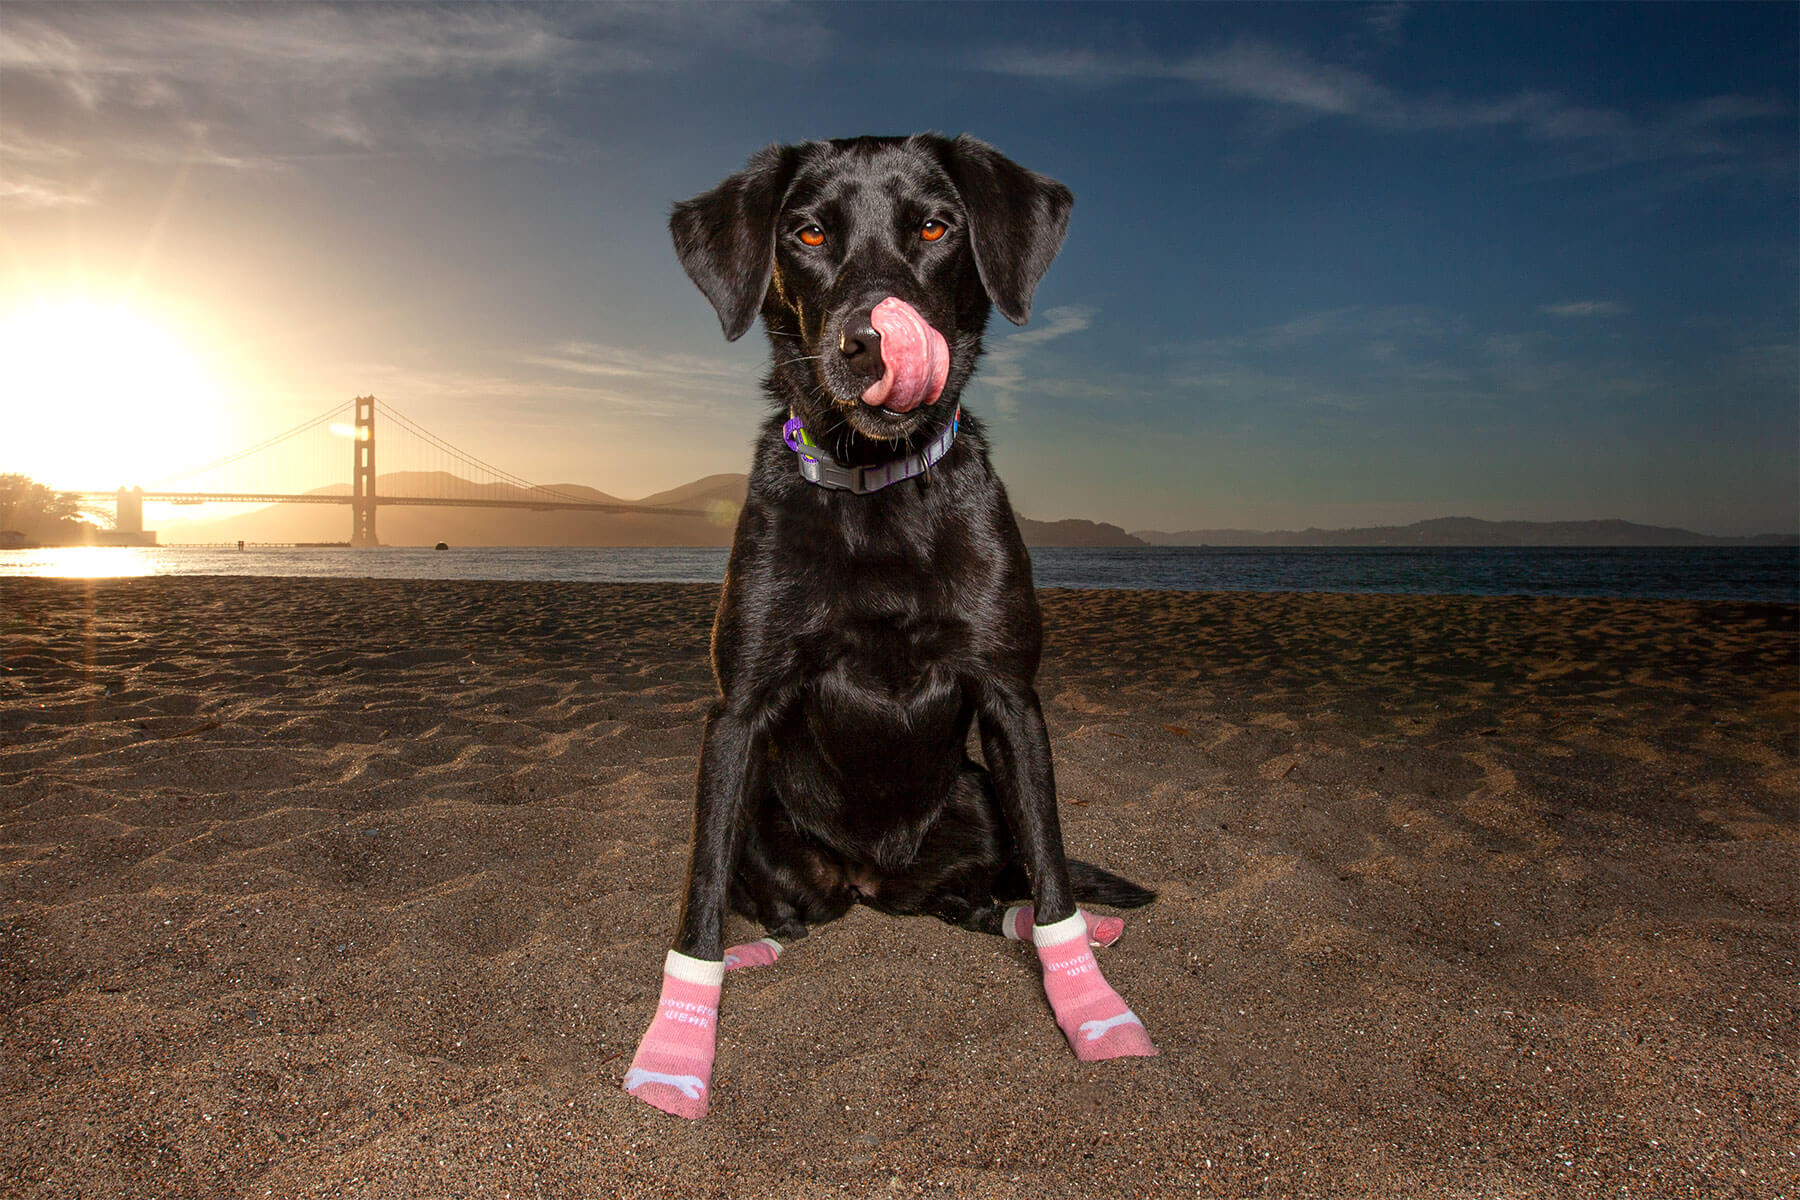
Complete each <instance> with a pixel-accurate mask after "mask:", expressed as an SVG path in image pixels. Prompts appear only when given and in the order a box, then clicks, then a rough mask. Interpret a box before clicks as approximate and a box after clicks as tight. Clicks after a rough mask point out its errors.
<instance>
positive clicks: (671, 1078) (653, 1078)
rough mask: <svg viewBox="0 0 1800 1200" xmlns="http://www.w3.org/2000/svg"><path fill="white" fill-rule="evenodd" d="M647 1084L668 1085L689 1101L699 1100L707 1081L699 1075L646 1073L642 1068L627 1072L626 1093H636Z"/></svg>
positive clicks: (634, 1068)
mask: <svg viewBox="0 0 1800 1200" xmlns="http://www.w3.org/2000/svg"><path fill="white" fill-rule="evenodd" d="M646 1083H666V1084H668V1085H669V1086H670V1087H672V1088H674V1089H675V1090H676V1091H678V1092H680V1093H681V1094H682V1095H684V1096H686V1097H687V1098H688V1099H689V1100H698V1099H699V1098H700V1093H701V1092H704V1091H705V1090H706V1081H705V1080H704V1079H701V1078H700V1077H699V1076H698V1075H664V1074H663V1073H662V1072H661V1071H646V1070H644V1068H642V1067H633V1068H631V1070H629V1071H627V1072H625V1090H626V1091H628V1092H633V1091H636V1090H637V1089H638V1088H641V1087H643V1086H644V1085H645V1084H646Z"/></svg>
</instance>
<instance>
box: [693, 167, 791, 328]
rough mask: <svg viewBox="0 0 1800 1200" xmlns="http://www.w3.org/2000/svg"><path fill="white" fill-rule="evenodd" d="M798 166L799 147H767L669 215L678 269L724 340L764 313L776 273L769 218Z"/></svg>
mask: <svg viewBox="0 0 1800 1200" xmlns="http://www.w3.org/2000/svg"><path fill="white" fill-rule="evenodd" d="M799 160H800V151H799V149H798V148H797V147H794V146H769V147H768V148H766V149H764V150H761V151H758V152H757V154H756V155H755V156H754V157H752V158H751V159H750V162H749V163H748V165H746V166H745V167H744V169H743V170H742V171H739V172H738V173H737V174H736V175H733V176H731V177H730V178H728V179H726V180H725V181H724V182H723V183H721V184H720V185H719V186H718V187H716V188H714V189H713V190H712V191H710V192H703V193H701V194H700V195H698V196H695V197H694V198H693V199H692V200H684V201H682V202H681V203H680V204H677V205H676V206H675V208H674V211H673V212H671V213H670V215H669V232H670V233H671V234H672V235H674V238H675V253H676V254H677V255H678V256H680V258H681V266H682V269H683V270H685V271H686V272H687V273H688V278H689V279H692V280H693V281H694V283H695V284H696V285H698V287H699V288H700V290H701V291H702V292H705V293H706V298H707V299H708V300H710V301H712V306H713V308H714V309H716V310H717V311H718V314H719V325H720V327H721V328H723V329H724V330H725V338H726V340H727V341H733V342H735V341H737V340H738V339H739V338H741V337H743V336H744V331H745V330H746V329H749V328H750V326H751V323H752V322H754V321H755V320H756V314H757V312H758V310H760V309H761V308H762V302H763V296H764V295H765V294H767V292H768V290H769V279H770V277H771V275H772V274H773V272H774V268H775V217H776V215H777V214H778V213H779V212H780V211H781V200H782V197H783V196H785V195H786V194H787V187H788V184H789V182H790V181H792V179H793V178H794V168H795V166H796V164H797V163H798V162H799Z"/></svg>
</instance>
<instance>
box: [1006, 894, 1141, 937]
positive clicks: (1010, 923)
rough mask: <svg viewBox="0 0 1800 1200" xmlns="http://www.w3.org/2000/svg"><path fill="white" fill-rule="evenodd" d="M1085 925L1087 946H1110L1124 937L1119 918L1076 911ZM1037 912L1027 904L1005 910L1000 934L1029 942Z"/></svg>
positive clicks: (1083, 909)
mask: <svg viewBox="0 0 1800 1200" xmlns="http://www.w3.org/2000/svg"><path fill="white" fill-rule="evenodd" d="M1076 911H1077V912H1079V913H1080V914H1081V919H1082V920H1083V921H1085V922H1086V923H1087V933H1088V945H1090V946H1110V945H1112V944H1113V943H1114V942H1116V941H1118V940H1119V939H1120V938H1121V937H1123V936H1124V935H1125V921H1124V919H1123V918H1120V917H1097V916H1095V915H1094V914H1093V913H1091V912H1089V911H1088V910H1087V909H1085V908H1081V909H1076ZM1036 920H1037V912H1036V910H1034V909H1033V908H1032V907H1031V905H1029V904H1015V905H1013V906H1012V907H1011V908H1009V909H1007V910H1006V916H1005V917H1004V918H1003V919H1002V920H1001V922H1000V932H1001V933H1002V934H1004V935H1006V939H1007V940H1008V941H1012V942H1029V941H1030V940H1031V930H1032V926H1033V924H1034V922H1035V921H1036Z"/></svg>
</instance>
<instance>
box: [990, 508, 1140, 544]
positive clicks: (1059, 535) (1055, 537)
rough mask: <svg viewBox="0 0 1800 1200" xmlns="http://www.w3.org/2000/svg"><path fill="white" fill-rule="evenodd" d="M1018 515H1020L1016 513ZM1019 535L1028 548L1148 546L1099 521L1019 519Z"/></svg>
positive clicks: (1136, 538)
mask: <svg viewBox="0 0 1800 1200" xmlns="http://www.w3.org/2000/svg"><path fill="white" fill-rule="evenodd" d="M1015 515H1017V514H1015ZM1019 534H1020V536H1021V537H1023V538H1024V539H1025V544H1026V545H1027V546H1148V545H1149V544H1150V543H1149V542H1146V541H1145V540H1144V539H1143V538H1139V537H1133V536H1132V535H1131V534H1129V533H1126V532H1125V531H1124V530H1123V529H1120V528H1119V527H1118V526H1117V525H1108V524H1106V523H1105V522H1103V521H1101V522H1096V521H1079V520H1066V521H1033V520H1032V519H1031V518H1029V517H1019Z"/></svg>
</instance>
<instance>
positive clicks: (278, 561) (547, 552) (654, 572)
mask: <svg viewBox="0 0 1800 1200" xmlns="http://www.w3.org/2000/svg"><path fill="white" fill-rule="evenodd" d="M728 557H729V551H727V550H725V549H722V548H711V547H546V548H532V547H466V548H462V547H459V548H452V549H447V550H432V549H427V548H424V547H410V546H407V547H401V546H394V547H376V548H373V549H361V550H353V549H350V548H348V547H340V546H282V547H270V546H247V547H245V548H244V549H241V550H240V549H237V548H236V547H210V546H208V547H200V546H151V547H87V546H80V547H62V548H43V549H35V550H3V551H0V579H6V578H21V577H40V578H46V577H47V578H119V577H131V576H153V575H234V576H268V577H273V578H305V577H330V578H371V579H421V580H431V579H459V580H494V581H507V580H536V581H564V582H585V583H720V582H722V581H723V580H724V578H725V568H726V563H727V560H728ZM1031 557H1032V568H1033V572H1032V573H1033V576H1034V579H1035V582H1036V584H1037V586H1038V587H1040V588H1079V589H1126V590H1144V589H1149V590H1171V591H1250V592H1341V593H1393V594H1403V595H1478V596H1498V595H1526V596H1567V597H1612V598H1620V599H1659V600H1712V601H1735V602H1747V603H1776V604H1795V603H1800V551H1797V550H1796V549H1795V548H1794V547H1791V546H1704V547H1687V546H1684V547H1585V548H1584V547H1562V546H1557V547H1426V548H1419V547H1268V546H1252V547H1202V546H1151V547H1105V548H1089V547H1065V546H1040V547H1036V548H1034V549H1033V550H1032V551H1031Z"/></svg>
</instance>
